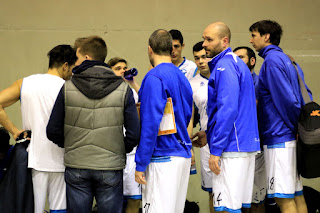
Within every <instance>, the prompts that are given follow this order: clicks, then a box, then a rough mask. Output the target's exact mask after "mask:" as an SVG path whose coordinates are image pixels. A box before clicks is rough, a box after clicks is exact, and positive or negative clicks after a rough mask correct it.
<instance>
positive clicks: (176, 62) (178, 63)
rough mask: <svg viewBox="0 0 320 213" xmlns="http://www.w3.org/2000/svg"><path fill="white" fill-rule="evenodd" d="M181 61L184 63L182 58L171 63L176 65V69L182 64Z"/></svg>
mask: <svg viewBox="0 0 320 213" xmlns="http://www.w3.org/2000/svg"><path fill="white" fill-rule="evenodd" d="M183 61H184V58H183V57H180V58H179V59H178V60H175V61H172V63H173V64H174V65H176V66H177V67H179V66H180V65H181V64H182V62H183Z"/></svg>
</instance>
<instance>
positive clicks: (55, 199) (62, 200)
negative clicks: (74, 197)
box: [48, 172, 67, 213]
mask: <svg viewBox="0 0 320 213" xmlns="http://www.w3.org/2000/svg"><path fill="white" fill-rule="evenodd" d="M48 188H49V189H48V192H49V193H48V200H49V206H50V210H55V212H60V213H64V212H67V195H66V182H65V180H64V172H50V173H49V187H48Z"/></svg>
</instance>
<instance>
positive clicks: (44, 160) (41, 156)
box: [21, 74, 65, 172]
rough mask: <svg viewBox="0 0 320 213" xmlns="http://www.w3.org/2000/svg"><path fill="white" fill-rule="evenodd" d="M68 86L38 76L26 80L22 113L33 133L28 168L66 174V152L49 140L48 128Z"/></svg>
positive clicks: (25, 123)
mask: <svg viewBox="0 0 320 213" xmlns="http://www.w3.org/2000/svg"><path fill="white" fill-rule="evenodd" d="M63 83H64V80H63V79H62V78H60V77H58V76H54V75H50V74H36V75H32V76H29V77H26V78H24V79H23V83H22V87H21V113H22V122H23V128H24V129H30V130H31V131H32V138H31V143H30V145H29V148H28V149H29V162H28V167H29V168H34V169H36V170H39V171H48V172H63V171H64V169H65V167H64V164H63V155H64V150H63V149H61V148H59V147H58V146H57V145H55V144H53V143H52V142H51V141H50V140H49V139H48V138H47V136H46V126H47V124H48V120H49V118H50V114H51V110H52V108H53V105H54V102H55V100H56V98H57V95H58V93H59V91H60V89H61V87H62V85H63Z"/></svg>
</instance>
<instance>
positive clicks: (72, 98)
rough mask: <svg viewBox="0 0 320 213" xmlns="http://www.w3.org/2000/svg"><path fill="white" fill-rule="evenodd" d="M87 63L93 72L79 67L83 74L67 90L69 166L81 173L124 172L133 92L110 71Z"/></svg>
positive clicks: (67, 155) (67, 151)
mask: <svg viewBox="0 0 320 213" xmlns="http://www.w3.org/2000/svg"><path fill="white" fill-rule="evenodd" d="M84 63H87V64H88V65H87V66H89V65H90V66H89V68H88V67H86V66H82V65H81V66H79V72H78V71H75V74H74V76H73V79H72V80H71V81H70V82H66V84H65V86H64V89H65V91H64V94H65V110H66V111H65V119H64V145H65V151H66V152H65V164H66V166H67V167H71V168H80V169H95V170H97V169H98V170H121V169H123V168H124V166H125V153H126V149H125V143H124V137H123V125H124V122H125V113H124V111H125V105H126V97H127V96H126V95H127V92H128V91H129V92H131V90H130V89H128V85H127V84H126V83H125V82H123V80H122V78H121V77H119V76H116V75H115V74H114V73H113V71H112V70H110V69H109V68H108V67H106V66H100V65H95V64H94V62H89V61H88V62H84ZM132 101H133V104H134V100H133V98H132ZM105 159H112V160H109V161H106V160H105Z"/></svg>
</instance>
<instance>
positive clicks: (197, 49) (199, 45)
mask: <svg viewBox="0 0 320 213" xmlns="http://www.w3.org/2000/svg"><path fill="white" fill-rule="evenodd" d="M202 44H203V41H199V42H198V43H196V44H195V45H193V52H199V51H200V50H203V46H202Z"/></svg>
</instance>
